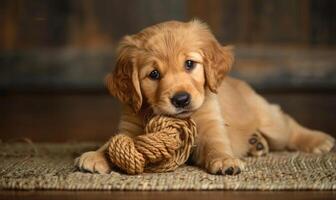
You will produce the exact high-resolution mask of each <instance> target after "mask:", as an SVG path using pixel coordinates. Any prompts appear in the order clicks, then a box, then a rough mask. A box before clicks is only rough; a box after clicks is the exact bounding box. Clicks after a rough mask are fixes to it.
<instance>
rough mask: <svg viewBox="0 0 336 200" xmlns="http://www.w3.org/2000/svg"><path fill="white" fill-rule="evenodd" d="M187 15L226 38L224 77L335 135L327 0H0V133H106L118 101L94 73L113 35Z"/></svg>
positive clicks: (333, 27)
mask: <svg viewBox="0 0 336 200" xmlns="http://www.w3.org/2000/svg"><path fill="white" fill-rule="evenodd" d="M193 18H198V19H201V20H203V21H204V22H206V23H208V25H209V26H210V28H211V29H212V31H213V33H214V34H215V36H216V37H217V38H218V40H219V41H220V42H221V43H223V44H233V45H235V54H236V62H235V65H234V68H233V71H232V72H231V75H232V76H234V77H238V78H241V79H244V80H246V81H247V82H248V83H250V84H251V85H252V86H253V87H255V88H256V90H257V91H258V92H260V93H261V94H262V95H263V96H265V97H266V98H267V99H268V100H270V101H272V102H275V103H279V104H280V105H281V106H282V107H283V109H284V110H285V111H286V112H288V113H290V114H291V115H293V116H294V117H296V119H297V120H298V121H299V122H301V123H302V124H304V125H306V126H308V127H311V128H316V129H321V130H323V131H326V132H329V133H331V134H334V135H336V126H335V125H334V119H335V118H336V113H335V111H336V48H335V47H336V1H334V0H267V1H266V0H264V1H262V0H168V1H167V0H95V1H94V0H82V1H80V0H57V1H55V0H32V1H24V0H1V1H0V139H2V140H3V141H8V140H12V139H17V138H23V137H26V138H30V139H31V140H33V141H37V142H65V141H103V140H106V139H107V138H108V137H109V136H111V135H112V134H113V133H115V131H116V126H117V122H118V119H119V115H120V105H119V103H118V102H117V101H116V100H115V99H114V98H112V97H110V96H109V95H108V93H107V91H106V90H105V88H104V85H103V78H104V76H105V75H106V74H107V73H108V72H110V71H111V70H112V68H113V66H114V58H115V49H116V47H117V45H118V41H119V40H120V38H121V37H122V36H124V35H126V34H134V33H136V32H138V31H140V30H141V29H143V28H145V27H147V26H150V25H153V24H156V23H160V22H163V21H167V20H181V21H188V20H190V19H193Z"/></svg>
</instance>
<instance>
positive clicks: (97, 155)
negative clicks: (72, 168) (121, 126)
mask: <svg viewBox="0 0 336 200" xmlns="http://www.w3.org/2000/svg"><path fill="white" fill-rule="evenodd" d="M75 165H76V166H77V167H78V168H79V170H81V171H88V172H92V173H94V172H95V173H99V174H108V173H110V172H111V166H110V164H109V162H108V160H107V158H106V156H105V154H104V152H97V151H89V152H86V153H83V154H82V155H81V156H80V157H78V158H76V159H75Z"/></svg>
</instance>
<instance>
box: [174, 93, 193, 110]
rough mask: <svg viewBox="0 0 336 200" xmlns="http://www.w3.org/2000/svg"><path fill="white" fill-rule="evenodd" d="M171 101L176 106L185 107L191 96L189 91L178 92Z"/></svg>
mask: <svg viewBox="0 0 336 200" xmlns="http://www.w3.org/2000/svg"><path fill="white" fill-rule="evenodd" d="M170 101H171V103H172V104H173V105H174V106H175V107H176V108H184V107H186V106H188V105H189V104H190V101H191V97H190V94H188V93H187V92H178V93H176V94H175V95H174V96H173V97H172V98H171V99H170Z"/></svg>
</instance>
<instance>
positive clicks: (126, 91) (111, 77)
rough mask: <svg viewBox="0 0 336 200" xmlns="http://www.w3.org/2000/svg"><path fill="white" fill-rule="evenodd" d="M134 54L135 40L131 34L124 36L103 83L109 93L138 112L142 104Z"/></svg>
mask: <svg viewBox="0 0 336 200" xmlns="http://www.w3.org/2000/svg"><path fill="white" fill-rule="evenodd" d="M136 55H137V45H136V41H135V40H134V39H133V38H132V37H131V36H125V37H124V38H123V39H122V41H121V42H120V44H119V50H118V57H117V62H116V65H115V68H114V71H113V73H112V74H108V75H107V76H106V78H105V83H106V86H107V88H108V90H109V92H110V94H111V95H113V96H115V97H117V98H118V99H119V100H120V101H121V102H122V103H125V104H127V105H129V106H131V107H132V108H133V110H134V111H135V112H138V111H139V110H140V108H141V105H142V95H141V89H140V83H139V77H138V68H137V66H136V62H137V61H136Z"/></svg>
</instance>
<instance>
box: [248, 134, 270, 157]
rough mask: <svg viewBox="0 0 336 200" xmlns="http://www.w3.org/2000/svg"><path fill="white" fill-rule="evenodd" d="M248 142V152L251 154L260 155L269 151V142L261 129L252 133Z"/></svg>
mask: <svg viewBox="0 0 336 200" xmlns="http://www.w3.org/2000/svg"><path fill="white" fill-rule="evenodd" d="M248 144H249V151H248V153H247V154H248V155H250V156H255V157H259V156H264V155H266V154H268V153H269V146H268V142H267V140H266V139H265V137H264V136H263V135H262V133H261V132H260V131H259V130H257V131H256V132H255V133H253V134H252V136H251V138H250V139H249V140H248Z"/></svg>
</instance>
